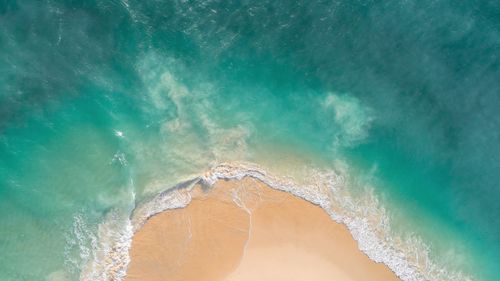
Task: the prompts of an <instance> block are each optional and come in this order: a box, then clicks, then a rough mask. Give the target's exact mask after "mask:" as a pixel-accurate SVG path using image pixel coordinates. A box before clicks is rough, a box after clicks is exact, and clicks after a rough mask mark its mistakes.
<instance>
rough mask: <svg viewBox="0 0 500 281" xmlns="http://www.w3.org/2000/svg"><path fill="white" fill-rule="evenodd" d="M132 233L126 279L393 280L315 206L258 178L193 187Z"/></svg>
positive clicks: (208, 280)
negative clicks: (183, 201) (182, 200)
mask: <svg viewBox="0 0 500 281" xmlns="http://www.w3.org/2000/svg"><path fill="white" fill-rule="evenodd" d="M190 194H191V196H192V200H191V202H190V203H189V204H188V205H187V206H186V207H184V208H178V209H173V210H167V211H164V212H161V213H159V214H157V215H155V216H153V217H152V218H151V219H149V220H148V221H147V222H146V223H145V224H144V226H143V227H142V228H141V229H140V230H139V231H137V232H136V234H135V235H134V238H133V241H132V248H131V251H130V257H131V263H130V265H129V268H128V272H127V276H126V277H125V281H138V280H151V281H156V280H158V281H161V280H172V281H182V280H200V279H203V280H206V281H219V280H232V281H243V280H273V281H277V280H318V281H319V280H325V281H326V280H332V279H335V280H339V281H364V280H373V281H397V280H400V279H398V278H397V277H396V275H395V274H394V273H393V272H392V271H391V270H390V269H389V268H388V267H387V266H385V265H383V264H380V263H376V262H374V261H372V260H370V259H369V258H368V257H367V256H366V255H364V254H363V253H362V252H361V251H360V250H359V249H358V247H357V245H356V241H355V240H354V239H353V238H352V236H351V234H350V233H349V231H348V230H347V228H346V227H345V226H344V225H342V224H338V223H336V222H334V221H332V220H331V218H330V217H329V216H328V215H327V214H326V212H324V210H323V209H321V208H320V207H319V206H317V205H314V204H311V203H310V202H308V201H306V200H303V199H301V198H298V197H296V196H293V195H292V194H290V193H287V192H282V191H279V190H276V189H273V188H270V187H269V186H267V185H265V184H264V183H262V182H261V181H259V180H256V179H253V178H250V177H245V178H243V179H242V180H227V181H218V182H217V183H215V184H214V185H213V187H212V188H210V189H208V190H203V189H202V188H201V186H200V185H197V186H196V187H195V188H193V189H192V190H191V191H190Z"/></svg>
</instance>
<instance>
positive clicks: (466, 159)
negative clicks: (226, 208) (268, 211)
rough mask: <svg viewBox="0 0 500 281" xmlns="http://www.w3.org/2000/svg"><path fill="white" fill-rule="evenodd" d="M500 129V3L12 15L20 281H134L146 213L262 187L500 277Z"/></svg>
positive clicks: (396, 265) (409, 255)
mask: <svg viewBox="0 0 500 281" xmlns="http://www.w3.org/2000/svg"><path fill="white" fill-rule="evenodd" d="M499 112H500V2H499V1H490V0H475V1H473V0H464V1H452V0H437V1H436V0H432V1H430V0H418V1H417V0H398V1H368V0H366V1H361V0H350V1H347V0H337V1H336V0H330V1H258V0H255V1H245V0H241V1H210V0H206V1H189V0H177V1H173V0H172V1H169V0H155V1H152V0H141V1H138V0H137V1H136V0H120V1H119V0H109V1H104V0H102V1H99V0H98V1H94V0H89V1H76V0H66V1H57V0H52V1H35V0H24V1H15V0H1V1H0V280H1V281H24V280H47V281H63V280H82V281H86V280H92V281H94V280H97V281H101V280H102V281H104V280H120V279H121V278H122V277H123V274H124V270H125V269H126V265H127V262H128V255H127V251H128V248H129V247H130V238H131V236H132V234H133V231H134V230H135V229H136V228H137V225H135V224H134V221H133V220H132V218H133V217H134V215H133V214H137V213H138V211H137V210H139V209H140V208H143V207H144V206H148V204H150V205H151V202H153V203H155V202H156V203H158V202H159V201H158V200H159V199H158V198H159V197H158V196H159V194H160V195H161V194H165V193H162V192H164V191H166V190H168V189H170V188H173V187H175V186H176V185H178V184H179V183H183V182H186V181H188V182H189V181H190V180H194V181H196V180H197V179H198V180H199V181H202V182H204V183H211V182H212V181H213V180H215V179H217V178H234V177H240V176H242V175H250V176H254V177H257V178H260V179H261V180H263V181H265V182H267V183H268V184H269V185H274V186H275V187H278V188H281V189H286V190H290V191H291V192H292V191H293V192H295V193H296V194H298V195H301V194H302V193H301V190H309V191H310V190H313V191H314V190H316V189H314V188H311V187H321V188H318V189H317V190H321V191H322V192H323V193H322V194H323V195H324V194H327V197H328V198H329V201H328V202H330V203H331V204H334V206H333V205H332V206H330V205H328V204H330V203H328V204H326V203H324V202H326V201H321V200H319V199H318V200H316V199H317V198H316V199H315V197H314V194H313V193H310V192H309V193H307V196H306V195H304V194H302V195H304V197H307V198H310V200H311V201H314V202H316V203H317V204H326V205H325V206H326V207H325V208H329V209H328V210H329V212H330V214H331V215H332V218H334V219H336V220H338V221H340V222H343V223H345V224H347V225H348V226H349V228H350V229H351V232H352V233H353V235H354V237H355V238H357V240H358V241H360V244H359V245H360V248H361V250H363V251H364V252H365V253H367V254H368V255H369V256H370V257H371V258H372V259H375V260H379V261H383V262H385V263H387V264H388V265H389V266H390V267H391V269H393V270H395V271H396V272H398V270H399V273H400V276H401V278H402V279H403V280H437V281H441V280H453V281H457V280H477V281H493V280H499V276H500V267H499V265H500V254H499V253H500V238H499V237H500V113H499ZM228 167H229V168H228ZM248 167H251V168H248ZM235 171H236V172H235ZM283 182H285V183H284V184H283ZM302 188H305V189H302ZM293 192H292V193H293ZM323 195H322V196H323ZM161 198H163V197H161ZM161 198H160V199H161ZM311 198H312V199H311ZM318 198H319V197H318ZM321 198H322V199H324V197H321ZM155 200H156V201H155ZM315 200H316V201H315ZM160 201H161V200H160ZM167 201H168V200H167ZM162 202H163V201H162ZM322 202H323V203H322ZM332 202H333V203H332ZM164 203H165V202H164ZM181 205H182V204H181ZM327 205H328V206H327ZM155 206H156V207H158V205H155ZM322 206H323V205H322ZM158 208H159V207H158ZM165 208H166V207H165ZM366 231H368V232H366ZM370 233H383V236H382V237H378V238H381V239H380V240H377V239H378V238H377V239H375V238H373V237H371V236H370V235H368V234H370ZM370 237H371V238H370ZM372 238H373V239H372ZM110 257H113V258H110ZM395 261H397V262H395Z"/></svg>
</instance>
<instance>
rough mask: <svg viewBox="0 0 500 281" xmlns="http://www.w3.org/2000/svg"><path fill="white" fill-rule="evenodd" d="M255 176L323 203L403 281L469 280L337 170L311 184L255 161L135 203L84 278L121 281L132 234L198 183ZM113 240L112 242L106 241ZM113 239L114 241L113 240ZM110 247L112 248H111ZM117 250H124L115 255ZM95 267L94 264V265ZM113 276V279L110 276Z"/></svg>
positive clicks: (178, 204) (317, 174)
mask: <svg viewBox="0 0 500 281" xmlns="http://www.w3.org/2000/svg"><path fill="white" fill-rule="evenodd" d="M244 177H252V178H255V179H257V180H260V181H262V182H263V183H265V184H266V185H268V186H269V187H271V188H274V189H277V190H282V191H286V192H289V193H291V194H293V195H295V196H298V197H300V198H303V199H305V200H307V201H309V202H311V203H314V204H316V205H319V206H320V207H322V208H323V209H324V210H325V211H326V212H327V213H328V214H329V215H330V217H331V218H332V219H333V220H335V221H337V222H339V223H343V224H345V225H346V226H347V228H348V229H349V231H350V232H351V234H352V236H353V238H354V239H355V240H356V241H357V242H358V247H359V249H360V250H361V251H362V252H364V253H365V254H366V255H367V256H368V257H369V258H370V259H372V260H373V261H375V262H380V263H384V264H386V265H387V266H388V267H389V268H390V269H391V270H392V271H393V272H394V273H395V274H396V275H397V276H398V277H399V278H400V279H401V280H403V281H425V280H439V281H470V280H471V279H470V278H469V277H466V276H463V275H462V274H460V273H454V272H447V271H446V270H445V269H444V267H443V266H442V265H438V264H436V263H435V262H434V261H432V260H431V259H430V258H429V248H428V247H427V246H426V245H425V244H424V243H422V241H420V240H419V239H416V238H412V239H409V240H402V239H397V238H394V237H393V234H392V233H391V230H390V223H389V219H388V216H387V215H386V212H385V210H384V208H382V207H381V206H380V204H379V202H378V200H377V198H376V197H375V195H374V194H373V192H367V193H366V194H365V196H364V197H362V198H358V199H355V198H354V197H353V196H351V195H350V193H349V191H348V190H347V187H346V181H345V179H344V177H343V176H341V175H338V174H336V173H334V172H333V171H317V170H313V169H311V170H310V172H309V174H308V182H307V183H305V184H301V185H298V184H296V181H295V180H294V179H292V178H290V177H278V176H275V175H271V174H269V173H268V172H267V171H266V170H265V169H263V168H261V167H259V166H257V165H255V164H251V163H224V164H220V165H217V166H215V167H214V168H212V169H210V170H209V171H207V172H206V173H204V174H203V175H202V176H201V177H197V178H194V179H192V180H190V181H187V182H184V183H182V184H180V185H178V186H177V187H176V188H173V189H170V190H166V191H164V192H162V193H160V194H159V195H157V196H156V197H154V198H153V199H152V200H150V201H148V202H146V203H144V204H142V205H141V206H139V207H137V208H136V209H135V210H134V212H133V215H132V218H131V220H129V222H130V225H129V227H127V228H126V229H127V231H125V232H123V233H121V232H120V235H121V236H120V237H119V238H118V237H116V235H104V237H101V235H100V236H99V237H98V240H99V242H100V243H101V240H102V239H103V238H104V239H108V240H109V238H110V237H111V238H113V239H117V240H118V243H117V242H113V243H114V245H117V246H115V247H113V248H112V250H111V251H105V253H106V254H107V255H108V257H107V258H105V259H101V258H99V257H98V258H99V259H98V260H97V261H93V262H92V263H91V264H98V263H101V262H103V263H104V265H103V268H105V269H106V270H107V271H106V273H105V274H102V273H101V274H94V275H92V277H93V278H94V279H88V278H87V279H82V278H81V280H103V281H104V280H121V278H122V277H123V276H125V271H126V266H127V264H128V262H129V260H130V258H129V256H128V250H129V248H130V244H131V239H132V236H133V233H134V232H136V231H137V230H138V229H140V227H141V226H142V225H143V224H144V223H145V222H146V220H147V219H148V218H149V217H151V216H153V215H155V214H157V213H159V212H162V211H165V210H167V209H174V208H182V207H185V206H187V205H188V204H189V203H190V202H191V195H190V193H189V191H190V189H191V188H192V186H194V185H195V184H197V183H200V184H203V185H209V186H211V185H213V184H215V183H216V182H217V181H218V180H221V179H224V180H241V179H243V178H244ZM108 243H109V242H108ZM113 243H112V244H113ZM108 248H109V247H108ZM116 251H118V252H120V253H115V252H116ZM92 269H93V270H95V268H92ZM110 277H112V279H109V278H110ZM102 278H108V279H102Z"/></svg>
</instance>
